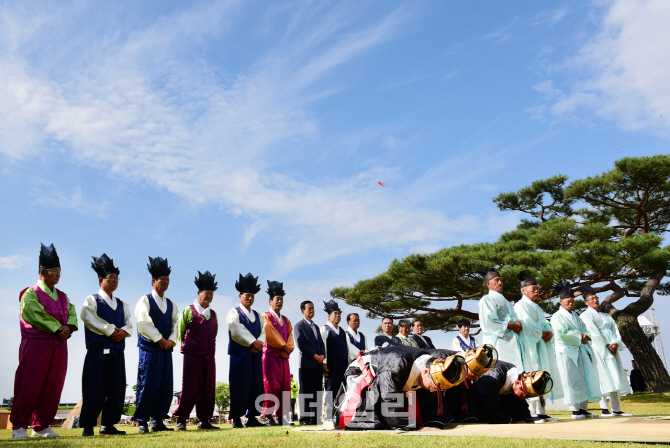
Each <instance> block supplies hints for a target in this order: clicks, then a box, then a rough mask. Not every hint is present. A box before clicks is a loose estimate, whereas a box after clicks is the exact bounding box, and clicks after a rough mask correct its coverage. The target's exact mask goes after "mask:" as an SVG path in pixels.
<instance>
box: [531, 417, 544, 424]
mask: <svg viewBox="0 0 670 448" xmlns="http://www.w3.org/2000/svg"><path fill="white" fill-rule="evenodd" d="M530 419H531V420H532V422H533V423H544V419H543V418H542V417H540V416H539V415H538V416H537V417H531V418H530Z"/></svg>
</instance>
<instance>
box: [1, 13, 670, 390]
mask: <svg viewBox="0 0 670 448" xmlns="http://www.w3.org/2000/svg"><path fill="white" fill-rule="evenodd" d="M669 19H670V6H669V5H668V4H667V3H664V2H661V1H656V2H654V1H650V2H644V1H637V2H630V1H623V0H621V1H597V2H593V3H589V2H577V1H573V2H560V3H547V2H505V3H489V4H473V3H471V2H470V3H469V2H455V1H446V2H381V1H371V2H329V3H324V2H313V3H310V2H281V3H279V2H275V3H267V2H236V1H229V2H225V1H222V2H164V1H153V2H152V1H147V2H141V3H139V4H138V3H137V2H114V3H99V2H85V1H79V2H28V3H26V2H22V3H10V2H6V3H3V4H2V7H1V8H0V173H1V176H0V194H2V197H3V200H2V201H1V202H0V213H1V215H2V216H3V219H2V220H1V221H0V231H1V233H2V235H3V240H2V243H1V244H0V295H1V297H2V300H1V301H0V325H1V326H2V329H3V330H4V331H3V335H4V337H5V343H4V344H3V346H2V348H0V353H1V354H2V355H3V359H6V360H7V362H6V363H5V364H4V365H5V368H3V369H2V371H0V396H2V397H8V396H10V395H11V393H12V383H13V376H14V371H15V366H16V362H17V361H16V359H17V351H18V345H19V340H20V336H19V331H18V322H17V312H18V300H17V295H18V292H19V291H20V290H21V289H23V288H24V287H26V286H28V285H31V284H34V282H35V280H36V279H37V274H36V271H37V256H38V250H39V243H40V242H44V243H46V244H49V243H54V244H55V246H56V248H57V249H58V253H59V254H60V257H61V264H62V266H63V277H62V280H61V283H60V285H59V286H60V287H61V288H62V289H63V290H64V291H66V292H67V293H68V294H69V297H70V299H71V300H72V301H73V302H74V303H75V304H76V305H77V306H78V307H79V306H80V305H81V303H82V302H83V300H84V298H85V297H86V295H88V294H91V293H95V292H96V291H97V281H96V278H95V274H94V273H93V271H92V270H91V269H90V267H89V265H90V260H91V259H90V256H91V255H96V256H99V255H100V254H101V253H102V252H106V253H107V254H108V255H109V256H111V257H112V258H114V260H115V262H116V263H117V265H118V266H119V267H120V269H121V278H122V281H121V283H120V286H119V289H118V291H117V293H118V296H119V297H120V298H122V299H124V300H126V301H127V302H128V303H129V304H130V305H131V306H132V307H134V306H135V303H136V302H137V299H138V298H139V296H140V295H142V294H146V293H148V292H149V291H150V290H151V285H150V276H149V274H148V272H147V271H146V267H145V266H146V262H147V256H148V255H151V256H157V255H160V256H163V257H167V258H168V259H169V261H170V264H171V265H172V268H173V275H172V282H171V285H170V289H169V290H168V294H167V295H168V297H170V298H171V299H173V300H174V301H175V302H177V304H178V305H179V306H180V307H183V306H186V305H187V304H189V303H191V302H192V300H193V299H194V298H195V287H194V285H193V283H192V282H193V277H194V275H195V274H196V273H197V270H201V271H204V270H210V271H212V272H213V273H216V274H217V280H219V290H218V291H217V296H216V298H215V302H214V304H213V307H214V309H215V310H217V311H218V312H219V313H220V314H221V320H223V316H224V315H225V313H226V312H227V310H228V308H230V307H231V306H232V305H233V304H234V303H235V301H236V296H235V293H236V291H235V289H234V282H235V280H236V278H237V275H238V273H240V272H241V273H243V274H244V273H246V272H248V271H251V272H252V273H253V274H254V275H259V276H260V279H261V280H262V281H263V284H264V285H265V280H268V279H270V280H279V281H283V282H284V286H285V289H286V291H287V296H286V305H285V306H286V311H287V314H288V316H289V317H290V318H292V319H293V321H294V322H295V321H296V320H297V319H298V317H299V312H298V304H299V303H300V301H302V300H305V299H311V300H313V301H315V302H316V303H317V304H320V303H321V301H322V300H327V299H328V292H329V291H330V289H331V288H333V287H335V286H340V285H351V284H353V283H354V282H355V281H356V280H360V279H364V278H368V277H370V276H373V275H375V274H377V273H379V272H382V271H383V270H385V268H386V267H387V266H388V264H389V263H390V262H391V261H392V260H393V259H394V258H396V257H403V256H405V255H407V254H409V253H412V252H417V251H420V252H427V251H433V250H436V249H438V248H440V247H444V246H449V245H454V244H460V243H474V242H478V241H488V240H494V239H496V238H497V237H498V235H500V234H501V233H502V232H505V231H507V230H510V229H512V228H514V226H515V225H516V223H517V222H518V220H519V219H520V216H519V215H518V214H516V213H502V212H500V211H498V210H497V208H496V207H495V206H494V204H493V203H492V202H491V198H492V197H494V196H495V195H496V194H497V193H499V192H501V191H510V190H516V189H518V188H521V187H523V186H525V185H528V184H529V183H530V182H532V181H534V180H536V179H540V178H544V177H548V176H551V175H554V174H558V173H563V174H566V175H568V176H570V177H571V178H573V179H574V178H579V177H584V176H587V175H589V174H595V173H600V172H602V171H605V170H608V169H611V167H612V165H613V162H614V161H615V160H616V159H618V158H621V157H625V156H639V155H651V154H658V153H667V152H668V138H669V137H670V132H668V130H669V129H670V127H669V125H670V93H668V92H670V76H669V75H670V73H668V72H669V71H670V68H669V67H670V48H669V47H670V29H668V27H667V23H668V20H669ZM379 181H381V182H386V183H388V184H389V185H391V186H392V188H393V189H394V190H395V191H397V192H399V193H400V194H402V195H404V196H407V197H409V198H412V199H413V200H415V201H417V202H419V203H421V204H422V205H423V206H425V207H426V208H428V209H430V210H433V211H435V212H436V213H438V214H441V215H443V216H445V217H447V218H448V219H450V220H452V221H455V222H456V223H457V224H458V226H456V225H453V224H451V223H449V222H448V221H445V220H444V219H442V218H439V217H437V216H435V215H432V214H430V213H428V212H426V211H424V210H423V209H421V208H419V207H417V206H416V205H414V204H412V203H410V202H408V201H405V200H403V199H401V198H399V197H398V196H396V195H393V194H392V193H391V192H390V191H388V190H386V189H383V188H381V187H380V186H379V185H378V184H377V182H379ZM265 300H266V298H265V297H264V295H259V296H258V298H257V302H258V307H257V308H258V309H259V310H260V311H264V310H265V309H266V307H267V305H266V302H265ZM664 300H665V299H663V298H660V299H659V301H658V302H657V304H656V309H657V311H659V315H667V312H668V311H670V307H669V306H668V305H666V304H665V303H664ZM320 308H321V306H317V309H320ZM344 308H345V311H347V312H348V311H353V309H352V308H351V307H346V306H345V307H344ZM324 321H325V314H324V313H317V322H320V323H322V322H324ZM377 323H378V322H377V321H373V320H364V323H363V330H364V332H366V333H367V334H372V332H373V330H374V328H375V327H376V325H377ZM661 324H662V325H663V324H665V322H663V321H662V322H661ZM666 325H667V324H666ZM220 330H221V331H220V335H219V338H218V343H219V353H218V355H217V360H218V367H219V369H218V377H219V379H220V380H227V370H228V363H227V356H226V354H225V352H226V345H227V342H228V338H227V335H226V334H224V333H225V328H224V327H223V326H222V328H220ZM434 336H435V337H436V338H437V339H438V340H439V341H443V342H444V344H447V343H448V342H450V340H451V338H452V337H453V335H441V334H436V335H434ZM664 339H665V341H666V346H667V347H668V350H669V351H670V327H668V329H667V330H666V332H665V338H664ZM134 340H135V337H133V341H134ZM131 345H132V346H131V347H129V348H128V350H127V355H126V356H127V358H126V359H127V371H128V377H129V383H130V384H131V385H132V384H134V381H133V378H135V376H136V372H137V370H136V369H137V349H136V348H135V347H134V343H133V344H131ZM70 350H71V352H70V353H71V355H70V356H71V358H70V366H69V371H68V376H67V379H66V386H65V390H64V393H63V401H76V400H77V399H78V397H79V396H80V379H81V367H82V363H83V357H84V351H85V349H84V341H83V331H80V332H78V333H77V334H76V335H75V336H73V338H72V339H71V343H70ZM669 354H670V353H669ZM295 358H297V357H295ZM296 361H297V359H293V360H292V365H294V366H295V365H296ZM175 366H177V367H176V368H175V389H179V387H180V386H179V382H180V381H181V357H180V355H176V358H175ZM296 372H297V370H296Z"/></svg>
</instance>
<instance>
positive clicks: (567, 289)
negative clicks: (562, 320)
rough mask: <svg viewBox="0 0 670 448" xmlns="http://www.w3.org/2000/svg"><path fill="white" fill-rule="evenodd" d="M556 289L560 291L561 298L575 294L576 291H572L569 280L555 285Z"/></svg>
mask: <svg viewBox="0 0 670 448" xmlns="http://www.w3.org/2000/svg"><path fill="white" fill-rule="evenodd" d="M554 291H556V292H558V295H559V297H560V298H561V300H563V299H565V298H566V297H574V296H575V293H574V292H573V291H572V286H570V283H568V282H563V283H559V284H557V285H556V286H554Z"/></svg>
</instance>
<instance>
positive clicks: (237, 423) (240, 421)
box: [233, 418, 244, 429]
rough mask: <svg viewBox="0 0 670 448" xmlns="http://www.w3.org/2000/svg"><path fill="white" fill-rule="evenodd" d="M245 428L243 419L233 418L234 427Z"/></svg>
mask: <svg viewBox="0 0 670 448" xmlns="http://www.w3.org/2000/svg"><path fill="white" fill-rule="evenodd" d="M241 428H244V425H243V424H242V420H240V419H239V418H234V419H233V429H241Z"/></svg>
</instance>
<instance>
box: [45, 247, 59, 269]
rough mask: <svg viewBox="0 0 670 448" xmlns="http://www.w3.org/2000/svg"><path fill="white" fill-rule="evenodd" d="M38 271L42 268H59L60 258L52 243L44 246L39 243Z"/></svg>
mask: <svg viewBox="0 0 670 448" xmlns="http://www.w3.org/2000/svg"><path fill="white" fill-rule="evenodd" d="M40 246H41V247H40V271H41V270H42V269H51V268H59V267H60V260H59V259H58V253H56V248H55V247H54V245H53V244H51V245H50V246H45V245H44V244H42V243H40Z"/></svg>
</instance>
